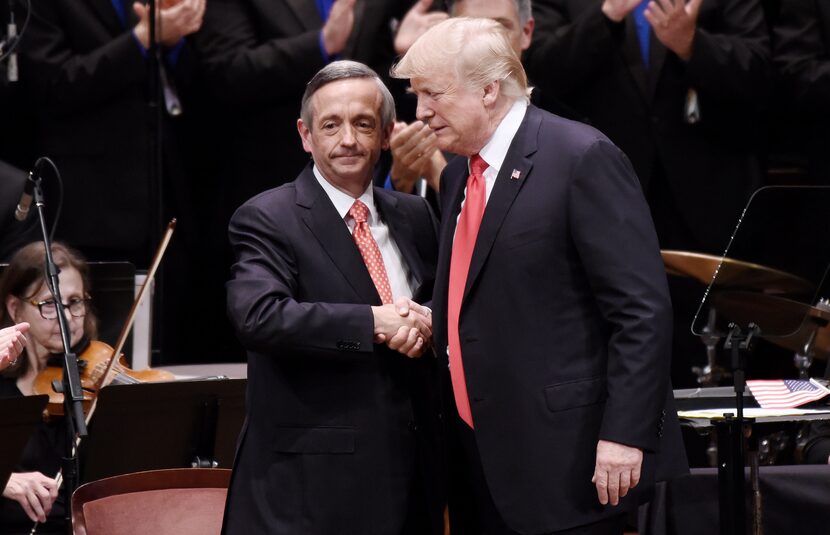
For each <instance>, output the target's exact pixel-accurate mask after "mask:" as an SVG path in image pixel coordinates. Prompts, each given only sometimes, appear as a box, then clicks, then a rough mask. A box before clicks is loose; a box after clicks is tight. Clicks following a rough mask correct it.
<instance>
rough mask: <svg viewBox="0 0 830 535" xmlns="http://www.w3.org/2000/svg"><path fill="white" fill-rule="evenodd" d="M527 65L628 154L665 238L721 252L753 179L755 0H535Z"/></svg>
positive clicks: (758, 103)
mask: <svg viewBox="0 0 830 535" xmlns="http://www.w3.org/2000/svg"><path fill="white" fill-rule="evenodd" d="M533 9H534V17H535V19H536V32H535V33H534V43H533V45H532V46H531V48H530V50H529V51H528V54H527V57H526V66H527V72H528V75H529V76H530V77H531V78H532V79H533V81H534V82H535V83H536V84H538V85H539V87H540V88H541V89H542V90H543V91H545V93H546V94H549V95H551V96H553V97H556V98H557V99H559V100H561V101H562V102H564V103H565V104H566V105H568V106H570V107H571V108H573V109H574V110H575V111H576V112H578V113H579V114H580V115H581V116H582V117H584V118H585V120H586V121H588V122H589V123H590V124H591V125H593V126H595V127H596V128H597V129H599V130H600V131H601V132H603V133H604V134H606V135H607V136H608V137H609V138H610V139H611V141H613V142H614V143H616V144H617V145H618V146H619V147H620V148H621V149H622V150H623V152H625V154H626V155H627V156H628V157H629V158H630V159H631V163H632V164H633V166H634V170H635V171H636V172H637V176H638V177H639V178H640V181H641V182H642V184H643V190H644V192H645V194H646V196H647V198H648V200H649V204H650V206H651V210H652V214H653V216H654V221H655V227H656V229H657V235H658V238H659V239H660V245H661V247H662V248H664V249H688V250H694V251H700V252H707V253H715V254H717V253H721V252H723V249H724V248H725V246H726V244H727V242H728V240H729V237H730V235H731V232H732V230H733V228H734V226H735V223H736V222H737V220H738V216H739V215H740V213H741V209H742V208H743V206H744V204H745V203H746V202H747V200H749V196H750V194H751V193H752V192H753V191H754V190H755V188H757V187H758V186H759V185H760V183H761V179H762V177H761V170H760V165H759V160H758V152H759V149H760V147H759V142H760V140H761V139H762V137H761V136H762V133H763V130H762V128H761V127H762V126H763V124H762V123H761V122H760V121H761V119H760V118H761V117H763V113H762V112H763V111H764V110H765V108H766V106H767V97H768V95H769V91H770V80H771V78H770V74H771V72H770V68H769V59H770V53H769V38H768V34H767V29H766V26H765V24H764V13H763V10H762V9H761V5H760V4H759V2H758V0H690V1H689V2H686V1H685V0H684V1H679V0H678V1H674V0H655V1H653V2H648V1H641V0H589V1H585V0H534V2H533Z"/></svg>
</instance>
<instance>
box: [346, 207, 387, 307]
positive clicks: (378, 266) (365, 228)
mask: <svg viewBox="0 0 830 535" xmlns="http://www.w3.org/2000/svg"><path fill="white" fill-rule="evenodd" d="M349 215H350V216H352V219H354V221H355V226H354V232H352V238H354V242H355V243H356V244H357V248H358V249H359V250H360V255H361V256H362V257H363V263H364V264H366V269H368V270H369V276H370V277H372V282H374V283H375V288H377V291H378V295H380V300H381V301H382V302H383V304H384V305H387V304H389V303H391V302H392V287H391V286H390V285H389V277H388V276H387V275H386V266H385V265H384V263H383V256H381V254H380V249H378V244H377V242H376V241H375V238H373V237H372V231H371V230H370V229H369V224H368V223H367V221H368V217H369V207H368V206H366V205H365V204H363V203H362V202H360V201H359V200H356V201H355V202H354V204H353V205H352V207H351V208H349Z"/></svg>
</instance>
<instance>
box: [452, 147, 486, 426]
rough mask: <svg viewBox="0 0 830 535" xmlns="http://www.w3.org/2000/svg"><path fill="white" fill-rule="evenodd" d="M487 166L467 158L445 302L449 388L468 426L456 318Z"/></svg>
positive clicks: (475, 158) (470, 416)
mask: <svg viewBox="0 0 830 535" xmlns="http://www.w3.org/2000/svg"><path fill="white" fill-rule="evenodd" d="M487 167H488V165H487V162H485V161H484V160H483V159H482V158H481V156H479V155H478V154H476V155H475V156H473V157H472V158H471V159H470V170H471V174H470V176H469V178H467V193H466V197H465V200H464V206H462V207H461V215H459V216H458V225H457V226H456V228H455V239H454V240H453V242H452V257H451V258H450V287H449V296H448V299H449V300H448V303H447V322H448V324H447V335H448V338H449V346H450V347H449V349H450V355H449V357H450V378H451V379H452V391H453V394H454V396H455V406H456V407H457V409H458V415H459V416H460V417H461V419H462V420H464V421H465V422H466V423H467V425H469V426H470V427H473V414H472V411H471V410H470V398H469V397H468V396H467V383H466V381H465V380H464V364H463V363H462V361H461V342H460V340H459V336H458V318H459V313H460V311H461V300H462V298H463V297H464V287H465V286H466V285H467V272H468V271H469V270H470V259H472V257H473V248H474V247H475V244H476V237H477V236H478V228H479V227H480V226H481V217H482V216H483V215H484V206H485V205H486V204H487V193H486V191H487V190H486V185H485V183H484V170H485V169H487Z"/></svg>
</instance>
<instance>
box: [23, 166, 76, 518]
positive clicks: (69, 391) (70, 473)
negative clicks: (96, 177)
mask: <svg viewBox="0 0 830 535" xmlns="http://www.w3.org/2000/svg"><path fill="white" fill-rule="evenodd" d="M29 180H31V181H32V182H34V198H35V206H36V207H37V213H38V219H39V220H40V230H41V232H42V234H43V244H44V246H45V248H46V282H47V285H48V287H49V291H50V292H51V293H52V297H53V299H54V300H55V308H56V309H57V312H58V326H59V327H60V333H61V342H62V343H63V383H62V384H61V383H58V382H57V381H54V382H53V383H52V388H54V389H55V391H56V392H62V393H63V408H64V414H65V417H64V422H65V425H66V437H65V438H66V457H64V458H63V474H64V476H63V477H64V480H65V482H64V486H63V492H64V499H65V504H64V507H65V519H66V527H67V533H70V534H71V533H72V512H71V507H70V504H71V503H72V493H73V492H74V491H75V488H76V487H77V486H78V456H77V453H76V452H74V451H73V450H74V449H75V448H74V446H75V439H76V437H85V436H87V429H86V422H85V420H84V408H83V399H84V396H83V391H82V389H81V378H80V376H79V375H78V357H77V356H76V355H75V353H73V352H72V350H71V344H70V340H69V324H68V322H67V319H66V312H65V308H64V306H63V298H62V297H61V290H60V278H59V277H58V274H59V273H60V269H59V268H58V266H57V265H56V264H55V261H54V259H53V258H52V241H51V239H50V238H49V232H48V231H47V229H46V214H45V213H44V212H45V210H44V208H45V206H46V203H45V202H44V200H43V198H44V197H43V188H42V182H43V179H42V178H41V176H40V165H39V161H38V163H36V164H35V169H34V171H33V173H32V175H30V177H29Z"/></svg>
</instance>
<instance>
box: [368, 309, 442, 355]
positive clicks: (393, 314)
mask: <svg viewBox="0 0 830 535" xmlns="http://www.w3.org/2000/svg"><path fill="white" fill-rule="evenodd" d="M372 315H373V317H374V319H375V343H376V344H386V345H387V346H388V347H389V348H390V349H393V350H395V351H397V352H399V353H402V354H404V355H406V356H407V357H410V358H417V357H420V356H421V355H423V354H424V351H425V350H426V348H427V347H429V344H430V342H431V341H432V311H431V310H430V309H429V308H427V307H425V306H423V305H419V304H418V303H416V302H415V301H413V300H411V299H407V298H405V297H401V298H399V299H398V300H397V301H395V303H394V304H388V305H382V306H374V307H372Z"/></svg>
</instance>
